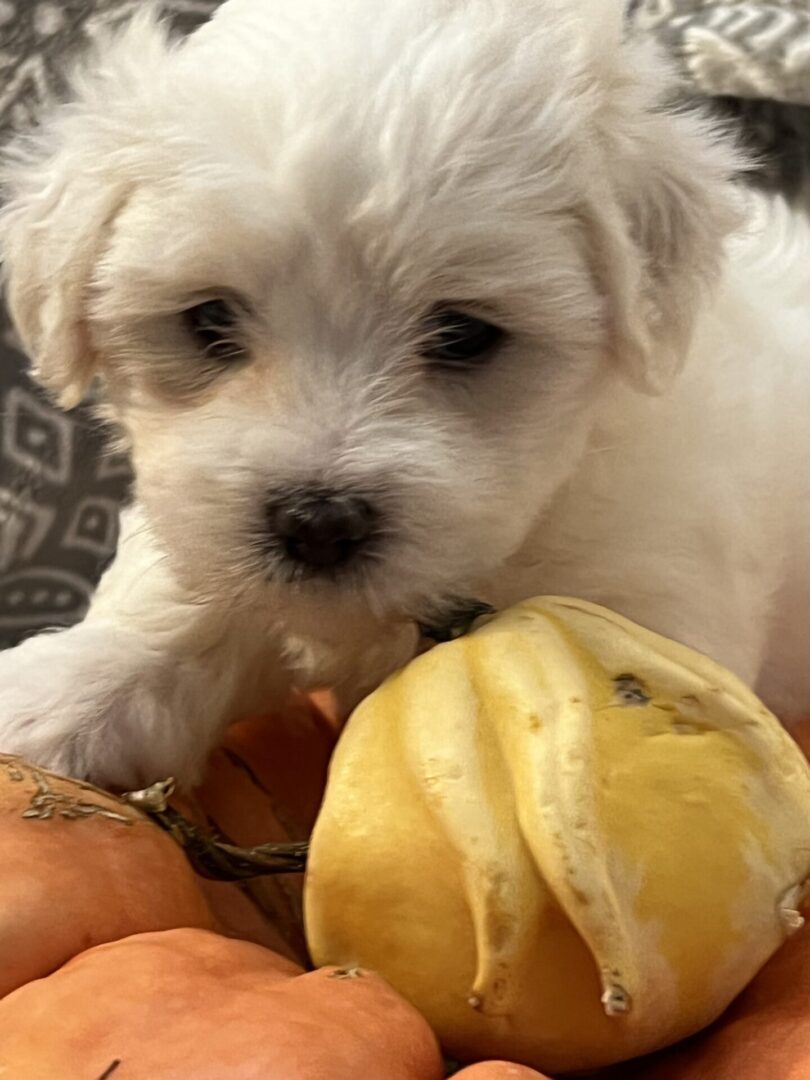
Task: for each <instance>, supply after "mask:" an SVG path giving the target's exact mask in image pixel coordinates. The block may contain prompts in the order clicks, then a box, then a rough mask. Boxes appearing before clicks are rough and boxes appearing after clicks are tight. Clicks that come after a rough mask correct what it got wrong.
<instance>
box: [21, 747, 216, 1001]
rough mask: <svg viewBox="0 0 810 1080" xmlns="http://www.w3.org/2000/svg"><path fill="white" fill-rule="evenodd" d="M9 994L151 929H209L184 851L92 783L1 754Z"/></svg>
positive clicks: (211, 922) (207, 912)
mask: <svg viewBox="0 0 810 1080" xmlns="http://www.w3.org/2000/svg"><path fill="white" fill-rule="evenodd" d="M0 867H2V877H1V878H0V956H2V963H0V997H2V995H4V994H7V993H8V992H9V991H11V990H14V989H16V988H17V987H18V986H22V985H23V984H25V983H27V982H30V981H31V980H32V979H38V978H40V976H42V975H47V974H48V973H49V972H51V971H53V970H54V969H55V968H57V967H59V965H60V964H62V963H64V962H65V961H66V960H69V959H70V958H71V957H72V956H75V955H76V953H79V952H81V951H82V950H83V949H87V948H89V947H90V946H91V945H97V944H99V943H100V942H105V941H114V940H115V939H116V938H120V937H124V936H126V935H128V934H135V933H138V932H140V931H144V930H164V929H169V928H171V927H178V926H197V927H210V926H213V925H214V917H213V915H212V914H211V911H210V910H209V907H208V905H207V903H206V901H205V898H204V896H203V894H202V892H201V890H200V887H199V885H198V883H197V879H196V877H195V875H194V873H193V872H192V871H191V869H190V867H189V866H188V863H187V861H186V858H185V856H184V854H183V852H182V851H180V849H179V848H178V847H177V846H176V845H175V844H174V843H173V841H172V840H171V839H170V838H169V837H168V836H167V835H166V834H165V833H164V832H162V831H161V829H159V828H158V827H157V826H155V825H153V824H152V823H151V822H149V821H147V820H146V819H145V818H144V817H143V816H142V815H141V814H140V813H138V812H137V811H136V810H134V809H132V808H130V807H127V806H125V805H123V804H122V803H121V802H120V801H119V800H117V799H115V798H113V797H112V796H109V795H106V794H104V793H103V792H101V791H99V790H97V789H96V788H93V787H90V786H89V785H87V784H80V783H77V782H76V781H73V780H65V779H62V778H60V777H57V776H54V775H53V774H52V773H48V772H46V771H45V770H44V769H37V768H33V767H32V766H29V765H27V764H25V763H24V762H22V761H19V760H18V759H16V758H12V757H8V756H6V755H0Z"/></svg>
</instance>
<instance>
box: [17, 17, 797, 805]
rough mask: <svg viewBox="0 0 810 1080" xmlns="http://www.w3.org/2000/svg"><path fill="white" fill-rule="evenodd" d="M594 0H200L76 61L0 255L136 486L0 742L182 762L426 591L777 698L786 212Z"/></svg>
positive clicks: (350, 660) (380, 635) (779, 704)
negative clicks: (193, 27) (721, 673)
mask: <svg viewBox="0 0 810 1080" xmlns="http://www.w3.org/2000/svg"><path fill="white" fill-rule="evenodd" d="M620 9H621V5H620V4H619V3H618V0H520V3H515V0H384V2H383V3H381V2H380V0H344V2H343V3H339V4H338V3H335V0H297V2H296V3H290V4H287V3H282V2H281V0H277V2H273V0H229V2H228V3H226V4H225V5H224V7H223V8H222V9H221V10H220V12H219V13H218V14H217V16H216V17H215V18H214V20H213V22H212V23H211V24H209V25H208V26H206V27H205V28H203V29H202V30H200V31H199V32H198V33H197V34H196V35H194V36H192V37H191V38H190V39H189V40H188V41H186V42H185V43H182V44H176V43H175V44H172V43H169V42H167V39H166V36H165V34H164V32H163V30H162V28H161V27H160V25H159V24H158V22H157V21H156V20H155V19H153V18H150V17H139V18H137V19H136V20H135V22H134V23H133V24H132V25H131V26H130V27H129V29H127V30H126V31H125V32H124V33H123V35H121V36H120V37H118V38H117V39H116V40H115V41H113V42H109V43H107V45H106V46H105V48H104V51H103V56H102V57H101V59H100V60H99V61H97V63H96V64H95V65H91V66H90V67H89V68H88V69H87V70H85V71H84V73H81V74H79V75H78V76H77V77H76V78H75V79H74V83H73V85H74V95H75V96H74V100H73V102H72V103H71V104H67V105H65V106H63V107H61V108H59V109H58V110H57V111H56V112H55V114H54V115H53V116H52V117H51V118H50V119H49V120H48V121H47V122H46V124H45V125H44V128H43V130H42V131H41V133H39V134H37V135H36V136H35V137H34V139H33V140H32V141H30V142H28V143H23V144H21V145H20V146H19V147H18V148H17V150H16V151H15V152H14V154H13V158H12V160H11V161H10V162H8V163H7V165H6V171H5V179H6V181H7V187H8V204H7V206H6V209H5V212H4V216H3V221H2V251H3V254H4V258H5V263H6V274H7V280H8V289H9V296H10V301H11V304H12V308H13V313H14V316H15V318H16V321H17V324H18V326H19V329H20V331H21V334H22V336H23V338H24V340H25V341H26V343H27V345H28V346H29V347H30V349H31V352H32V354H33V355H34V356H35V358H36V372H37V375H38V377H39V379H40V380H41V381H42V383H43V384H44V385H45V386H46V387H48V388H50V390H51V391H53V392H54V393H55V394H56V395H58V396H59V397H60V399H61V400H62V401H63V402H64V403H65V404H72V403H75V402H77V401H78V400H79V399H80V398H82V396H83V395H84V394H85V393H86V391H87V389H88V387H89V386H90V384H91V382H92V381H93V380H94V379H96V378H97V379H98V380H99V382H100V384H101V386H102V387H103V394H104V400H105V406H104V408H105V410H106V414H107V415H108V416H109V417H110V418H111V419H113V420H114V421H115V422H116V424H117V425H118V426H119V428H120V430H121V431H122V432H123V433H124V436H125V438H126V440H127V442H128V445H129V446H130V448H131V451H132V455H133V458H134V462H135V466H136V470H137V477H138V482H137V502H136V504H135V506H134V508H133V509H131V510H130V511H129V513H128V515H127V518H126V521H125V527H124V536H123V540H122V543H121V548H120V553H119V555H118V557H117V559H116V561H115V563H114V565H113V567H112V569H111V570H110V571H109V573H108V574H107V576H106V578H105V580H104V582H103V584H102V586H101V589H100V591H99V593H98V596H97V599H96V601H95V603H94V604H93V607H92V609H91V611H90V614H89V615H88V617H87V619H86V621H85V622H84V623H83V624H82V625H80V626H78V627H75V628H73V629H69V630H66V631H63V632H60V633H55V634H49V635H45V636H42V637H39V638H36V639H34V640H32V641H29V642H27V643H25V644H24V645H22V646H21V647H19V648H17V649H15V650H13V651H11V652H8V653H6V654H4V655H3V656H2V658H0V749H2V750H4V751H15V752H18V753H22V754H25V755H28V756H29V757H31V758H33V759H34V760H36V761H39V762H41V763H43V764H45V765H49V766H51V767H53V768H56V769H60V770H66V771H68V772H72V773H74V774H79V775H82V776H89V777H92V778H94V779H95V780H97V781H100V782H104V783H113V784H119V785H136V784H140V783H142V782H144V781H148V780H152V779H154V778H156V777H158V776H164V775H166V774H169V773H172V774H175V775H177V776H179V777H180V778H181V779H182V780H183V781H185V782H191V781H193V780H194V778H195V777H196V776H197V775H198V774H199V771H200V769H201V766H202V764H203V762H204V761H205V758H206V755H207V754H208V752H209V750H210V749H211V747H212V745H213V744H214V743H215V742H216V740H217V739H218V738H219V736H220V734H221V732H222V729H223V726H224V725H225V724H226V723H227V722H228V721H229V720H231V719H232V718H233V717H235V716H238V715H240V714H244V713H245V712H246V711H248V710H250V709H253V708H258V707H262V706H266V705H267V704H268V703H269V702H271V701H272V700H274V699H276V698H277V697H278V696H280V695H283V694H284V693H286V691H287V690H288V689H289V687H290V685H291V684H297V685H301V686H309V685H313V684H323V683H338V684H339V685H340V688H341V690H342V691H343V693H344V695H345V699H346V700H347V702H350V701H351V700H354V699H357V698H358V697H359V696H360V695H361V694H363V693H364V692H366V691H368V690H369V689H370V688H371V687H372V686H374V685H375V684H376V683H377V682H378V681H379V680H380V679H381V678H383V677H384V676H385V674H386V673H388V672H389V671H390V670H391V669H393V668H394V667H396V666H397V665H399V664H400V663H401V662H403V661H404V660H405V659H406V658H407V657H408V656H409V655H410V654H411V653H412V652H413V650H414V648H415V645H416V633H415V630H414V629H413V620H414V619H417V618H419V617H424V616H426V615H428V614H430V612H431V611H432V610H434V609H435V608H437V607H440V606H441V605H442V603H443V602H444V601H445V598H447V597H453V596H456V597H466V596H477V597H480V598H482V599H484V600H488V601H491V602H492V603H494V604H496V605H502V604H507V603H509V602H511V601H514V600H517V599H520V598H524V597H527V596H530V595H533V594H537V593H542V592H546V593H549V592H550V593H567V594H575V595H578V596H582V597H588V598H591V599H593V600H596V601H599V602H602V603H604V604H607V605H609V606H611V607H613V608H615V609H617V610H619V611H621V612H624V613H625V614H626V615H628V616H630V617H631V618H633V619H636V620H638V621H640V622H641V623H643V624H645V625H647V626H649V627H651V628H653V629H655V630H658V631H661V632H663V633H665V634H668V635H671V636H673V637H675V638H677V639H680V640H682V641H684V642H687V643H688V644H691V645H693V646H696V647H697V648H699V649H703V650H705V651H706V652H708V653H709V654H711V655H712V656H714V657H715V658H716V659H718V660H719V661H721V662H723V663H725V664H726V665H728V666H730V667H731V668H732V669H734V670H735V671H736V672H737V673H738V674H739V675H740V676H742V677H743V678H744V679H746V680H748V681H749V682H750V683H752V684H755V685H756V686H758V687H759V689H760V690H761V692H762V693H763V694H764V695H765V696H766V699H767V700H768V701H769V703H770V704H771V705H772V706H773V707H775V708H776V709H778V710H781V711H782V712H783V714H784V715H786V716H788V715H790V714H793V713H795V712H797V711H799V710H800V709H801V708H802V707H808V706H810V663H808V662H807V659H806V657H805V655H804V652H805V649H804V642H805V634H806V630H805V625H806V620H807V612H808V610H810V565H808V560H807V559H806V558H805V550H804V549H805V544H806V541H807V537H808V525H810V494H809V493H808V487H810V473H809V472H808V469H807V462H808V452H810V424H808V420H807V417H808V416H810V356H808V355H807V354H808V351H810V308H809V307H808V299H810V293H808V291H807V281H808V277H810V229H809V228H808V227H807V226H806V225H804V224H800V223H794V222H791V221H790V218H789V215H788V213H787V211H785V210H784V209H783V208H782V209H780V208H779V207H769V206H767V205H766V204H765V203H763V202H760V201H757V200H756V199H754V198H753V197H750V198H749V200H748V204H747V205H743V199H744V197H743V195H742V194H741V192H740V191H739V190H738V189H737V188H736V187H735V186H733V184H732V183H731V182H730V180H729V176H730V174H731V173H732V172H733V171H734V169H735V166H736V163H735V159H734V155H733V153H732V151H730V150H729V149H728V147H727V146H726V145H724V143H723V141H722V139H720V138H719V137H718V136H717V135H716V133H714V132H712V131H711V129H710V128H709V126H708V125H707V124H706V123H704V122H703V121H701V120H700V119H698V118H696V117H694V116H687V115H678V114H675V113H672V112H671V111H667V110H666V109H665V108H663V107H662V95H665V94H666V92H667V86H666V80H665V77H664V74H663V72H662V66H661V63H660V61H659V60H658V59H657V58H656V57H654V56H652V55H651V54H650V52H649V50H648V47H647V46H646V45H643V44H640V43H638V42H633V41H623V40H622V38H623V31H622V23H621V17H620V16H621V12H620ZM685 361H688V362H687V363H686V364H685V363H684V362H685ZM681 368H684V370H683V372H682V373H680V375H679V372H680V370H681ZM676 376H679V377H677V378H676ZM440 722H441V718H437V723H440Z"/></svg>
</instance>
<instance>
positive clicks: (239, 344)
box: [183, 299, 246, 364]
mask: <svg viewBox="0 0 810 1080" xmlns="http://www.w3.org/2000/svg"><path fill="white" fill-rule="evenodd" d="M183 320H184V322H185V324H186V326H187V328H188V330H189V332H190V333H191V335H192V336H193V338H194V340H195V341H196V342H197V344H198V346H199V348H200V350H201V351H202V352H203V354H204V355H205V357H206V358H207V359H210V360H216V361H218V362H219V363H223V364H225V363H233V362H236V361H239V360H244V358H245V356H246V349H245V345H244V343H243V341H242V340H241V339H240V335H239V312H238V310H237V308H236V307H235V306H234V305H233V304H231V303H229V302H228V301H227V300H221V299H215V300H206V301H204V302H203V303H202V304H195V305H194V307H191V308H188V309H187V310H186V311H184V312H183Z"/></svg>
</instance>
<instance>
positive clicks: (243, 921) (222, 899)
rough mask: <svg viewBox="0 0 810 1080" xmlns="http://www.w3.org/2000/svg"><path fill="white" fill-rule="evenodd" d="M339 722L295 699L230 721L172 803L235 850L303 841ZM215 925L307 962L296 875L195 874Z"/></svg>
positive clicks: (321, 707)
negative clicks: (195, 777)
mask: <svg viewBox="0 0 810 1080" xmlns="http://www.w3.org/2000/svg"><path fill="white" fill-rule="evenodd" d="M337 731H338V725H337V722H336V721H335V719H334V714H333V709H332V705H331V703H330V702H329V701H328V700H327V699H326V698H325V697H323V696H321V697H320V698H318V699H317V700H312V699H309V698H304V697H301V698H296V699H294V700H292V701H290V702H289V703H288V704H287V705H286V706H285V708H284V709H283V710H281V711H279V712H276V713H273V714H272V715H268V716H264V717H260V718H256V719H252V720H247V721H244V722H242V723H239V724H235V725H234V726H233V727H231V728H229V730H228V731H227V732H226V735H225V740H224V743H223V745H222V747H220V749H218V750H217V751H215V753H214V754H212V756H211V758H210V760H209V763H208V768H207V770H206V774H205V777H204V780H203V783H202V784H201V786H200V787H199V788H198V789H197V791H196V792H195V793H194V796H193V798H190V799H185V800H183V801H176V803H175V805H176V806H177V808H178V809H179V810H181V812H182V813H183V814H184V815H185V816H186V817H188V818H189V819H191V820H193V821H196V822H197V823H199V824H200V825H202V826H203V827H208V828H210V829H211V830H213V831H214V832H215V833H216V834H218V835H219V836H220V837H224V838H227V839H228V840H230V841H231V842H232V843H234V844H237V845H238V846H240V847H251V846H253V845H257V844H270V843H285V842H287V841H299V840H306V839H307V838H308V837H309V834H310V832H311V831H312V826H313V825H314V823H315V818H316V816H317V813H318V809H319V807H320V804H321V799H322V797H323V790H324V787H325V784H326V769H327V765H328V762H329V758H330V755H331V753H332V749H333V747H334V744H335V740H336V738H337ZM199 885H200V889H201V890H202V892H203V893H204V895H205V897H206V898H207V900H208V903H209V905H210V906H211V908H212V910H213V912H214V914H215V915H216V918H217V921H218V925H219V928H220V929H221V930H222V931H223V932H225V933H227V934H229V935H232V936H234V937H240V938H244V939H246V940H248V941H253V942H256V943H257V944H259V945H264V946H266V947H267V948H269V949H274V950H276V951H277V952H280V953H282V954H283V955H285V956H289V957H290V958H291V959H293V960H296V961H297V962H298V963H301V964H305V963H307V960H308V953H307V948H306V941H305V939H304V933H303V929H302V927H303V911H302V892H303V877H302V875H300V874H281V875H278V876H274V877H265V878H256V879H254V880H251V881H244V882H241V883H239V884H235V883H231V882H221V881H208V880H205V879H203V878H200V879H199Z"/></svg>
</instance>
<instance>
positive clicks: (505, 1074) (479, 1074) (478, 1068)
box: [453, 1061, 548, 1080]
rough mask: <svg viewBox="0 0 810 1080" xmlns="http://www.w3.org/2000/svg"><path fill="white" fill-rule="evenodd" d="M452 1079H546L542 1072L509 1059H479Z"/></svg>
mask: <svg viewBox="0 0 810 1080" xmlns="http://www.w3.org/2000/svg"><path fill="white" fill-rule="evenodd" d="M453 1080H548V1078H547V1077H545V1076H543V1074H542V1073H539V1072H535V1071H534V1069H530V1068H528V1066H526V1065H513V1064H512V1063H511V1062H509V1061H481V1062H479V1063H478V1065H470V1066H469V1068H466V1069H462V1070H461V1072H458V1073H456V1075H455V1077H454V1078H453Z"/></svg>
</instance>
